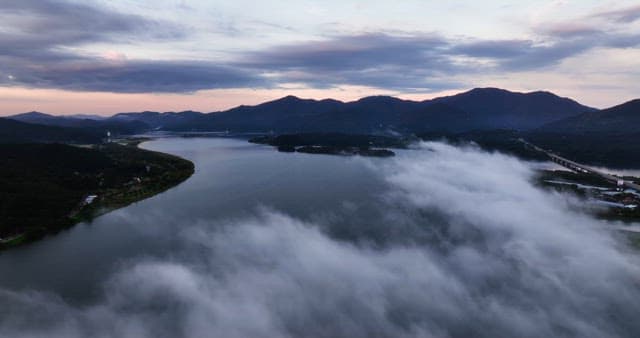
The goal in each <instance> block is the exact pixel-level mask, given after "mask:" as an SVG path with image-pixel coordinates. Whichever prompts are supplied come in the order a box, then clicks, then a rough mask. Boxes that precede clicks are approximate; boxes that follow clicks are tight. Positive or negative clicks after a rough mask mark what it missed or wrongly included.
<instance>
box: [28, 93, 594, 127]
mask: <svg viewBox="0 0 640 338" xmlns="http://www.w3.org/2000/svg"><path fill="white" fill-rule="evenodd" d="M594 111H595V109H594V108H591V107H587V106H583V105H581V104H579V103H578V102H576V101H573V100H571V99H568V98H562V97H559V96H556V95H554V94H552V93H549V92H531V93H518V92H510V91H507V90H504V89H498V88H476V89H473V90H470V91H467V92H464V93H461V94H457V95H452V96H447V97H439V98H436V99H433V100H425V101H410V100H402V99H399V98H395V97H390V96H370V97H365V98H362V99H360V100H357V101H352V102H341V101H337V100H332V99H325V100H314V99H301V98H298V97H295V96H286V97H283V98H281V99H277V100H274V101H269V102H265V103H262V104H258V105H255V106H239V107H236V108H232V109H229V110H226V111H220V112H213V113H200V112H194V111H184V112H177V113H176V112H166V113H160V112H151V111H145V112H140V113H119V114H116V115H114V116H112V117H110V118H108V119H105V120H102V121H95V120H82V119H72V118H64V119H56V117H53V118H51V117H52V116H50V115H49V116H46V117H43V116H41V115H35V114H31V115H34V116H29V118H30V120H29V121H28V122H33V123H40V124H48V125H64V126H80V127H83V126H82V124H86V125H87V126H86V127H89V126H90V125H91V126H93V127H96V126H99V127H105V126H108V127H109V128H114V129H115V128H117V127H118V126H120V127H121V128H122V129H121V130H135V131H137V132H139V131H140V130H141V129H144V128H146V130H164V131H181V132H185V131H232V132H262V133H265V132H274V133H301V132H342V133H353V134H395V133H399V134H407V133H421V132H430V131H447V132H465V131H471V130H494V129H515V130H532V129H535V128H539V127H541V126H543V125H546V124H549V123H551V122H555V121H559V120H562V119H565V118H568V117H571V116H575V115H578V114H581V113H585V112H594ZM25 115H28V114H25ZM16 118H19V117H16ZM22 118H25V117H24V116H23V117H22ZM78 121H84V122H78ZM87 121H91V122H87ZM109 123H111V125H109ZM132 123H139V124H138V125H129V124H132Z"/></svg>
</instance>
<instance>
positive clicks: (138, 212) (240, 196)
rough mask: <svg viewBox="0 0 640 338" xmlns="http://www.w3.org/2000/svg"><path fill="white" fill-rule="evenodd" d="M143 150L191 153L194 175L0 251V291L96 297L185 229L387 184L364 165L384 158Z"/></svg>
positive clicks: (316, 211)
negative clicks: (120, 272) (117, 274)
mask: <svg viewBox="0 0 640 338" xmlns="http://www.w3.org/2000/svg"><path fill="white" fill-rule="evenodd" d="M141 148H145V149H149V150H155V151H160V152H166V153H171V154H175V155H178V156H181V157H183V158H186V159H189V160H191V161H192V162H194V163H195V167H196V171H195V174H194V175H193V176H192V177H191V178H189V179H188V180H187V181H185V182H183V183H182V184H180V185H178V186H177V187H174V188H172V189H170V190H168V191H166V192H164V193H161V194H159V195H156V196H154V197H152V198H149V199H146V200H144V201H140V202H138V203H134V204H132V205H130V206H128V207H126V208H122V209H119V210H116V211H113V212H110V213H108V214H106V215H103V216H100V217H98V218H96V219H95V220H93V221H92V222H90V223H81V224H78V225H76V226H74V227H73V228H71V229H69V230H67V231H63V232H61V233H60V234H57V235H55V236H50V237H48V238H46V239H44V240H42V241H39V242H36V243H33V244H30V245H27V246H24V247H20V248H17V249H14V250H10V251H8V252H3V253H1V254H0V287H8V288H10V289H17V290H28V289H35V290H46V291H52V292H55V293H56V294H58V295H60V296H62V297H63V298H65V299H67V300H69V301H72V302H77V301H80V302H84V301H85V300H93V298H94V297H95V296H97V295H99V293H100V291H101V286H102V282H103V281H104V280H105V278H106V277H107V276H109V275H110V274H111V273H113V272H114V271H115V270H117V269H118V268H119V266H120V264H122V263H126V262H127V261H130V260H135V259H136V258H137V257H145V258H149V257H158V258H166V257H169V256H171V255H172V254H174V249H179V248H177V247H176V246H178V245H180V243H176V241H174V240H173V239H174V238H175V237H176V236H177V235H178V234H179V233H180V230H181V229H180V228H181V226H183V225H186V224H194V223H197V222H199V223H201V224H218V222H217V221H218V220H226V219H232V218H240V217H244V216H247V215H251V214H253V213H255V212H256V211H257V210H259V209H260V208H262V207H267V208H272V209H274V210H281V211H285V212H286V213H287V214H289V215H292V216H295V217H299V218H306V219H309V218H310V217H316V216H319V215H322V214H326V213H330V212H332V211H333V210H336V209H338V208H340V207H341V206H342V205H344V204H349V203H360V204H362V203H363V201H362V200H363V199H367V198H369V197H370V196H372V195H375V194H376V192H380V191H381V190H382V189H384V181H383V180H382V179H381V177H380V176H379V175H376V173H375V171H374V170H373V168H372V167H371V166H370V165H367V164H369V163H371V162H370V161H373V162H376V161H381V159H372V160H366V161H365V160H363V159H360V158H355V157H352V158H348V157H338V156H318V155H309V154H298V153H296V154H285V153H279V152H276V151H275V150H274V149H273V148H272V147H269V146H262V145H255V144H251V143H248V142H247V141H246V140H240V139H231V138H161V139H156V140H154V141H152V142H147V143H143V144H141Z"/></svg>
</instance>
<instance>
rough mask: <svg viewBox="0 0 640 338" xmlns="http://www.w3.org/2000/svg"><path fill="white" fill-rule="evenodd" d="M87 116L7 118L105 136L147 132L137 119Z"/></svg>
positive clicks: (35, 113) (36, 114)
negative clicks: (81, 129)
mask: <svg viewBox="0 0 640 338" xmlns="http://www.w3.org/2000/svg"><path fill="white" fill-rule="evenodd" d="M89 117H90V116H88V115H77V116H55V115H49V114H44V113H40V112H29V113H24V114H18V115H13V116H9V117H8V118H10V119H12V120H16V121H20V122H26V123H34V124H41V125H47V126H58V127H73V128H83V129H87V130H88V131H90V132H91V133H95V134H101V135H104V134H106V132H107V131H110V132H111V133H112V134H135V133H139V132H144V131H147V130H149V125H147V124H146V123H144V122H142V121H139V120H137V119H132V120H122V121H121V120H118V119H104V118H103V119H94V118H89Z"/></svg>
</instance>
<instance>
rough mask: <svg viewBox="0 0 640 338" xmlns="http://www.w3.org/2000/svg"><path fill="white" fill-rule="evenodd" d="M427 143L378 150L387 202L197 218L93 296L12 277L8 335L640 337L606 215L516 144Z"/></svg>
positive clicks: (639, 284) (622, 256) (638, 280)
mask: <svg viewBox="0 0 640 338" xmlns="http://www.w3.org/2000/svg"><path fill="white" fill-rule="evenodd" d="M421 148H422V149H421V150H417V151H409V152H403V153H402V154H401V155H400V156H398V157H397V158H395V159H391V160H389V161H385V162H376V163H375V164H371V165H373V166H375V167H376V168H377V169H378V170H380V171H382V173H383V175H384V177H385V178H386V180H387V182H388V183H389V185H390V191H388V193H387V194H386V195H385V196H382V198H381V202H380V205H376V207H377V208H378V211H379V215H378V214H374V215H367V214H364V213H362V212H360V211H358V207H357V206H351V205H349V206H346V207H345V209H344V210H341V211H337V212H336V213H335V214H334V215H332V216H331V217H325V218H324V219H323V218H322V217H320V218H318V219H317V221H313V222H309V221H306V222H305V221H301V220H299V219H296V218H294V217H291V216H289V215H287V213H286V210H280V211H275V210H270V209H266V208H265V209H262V210H258V211H256V212H255V215H254V216H252V217H244V218H237V219H233V220H228V221H226V222H224V223H222V224H218V225H217V226H215V227H214V226H211V224H207V223H206V221H202V222H195V223H193V224H190V225H186V226H185V228H184V229H185V230H184V231H183V232H182V233H181V234H180V235H179V238H180V239H179V240H180V241H182V242H183V243H184V245H183V247H184V249H183V250H182V251H178V252H176V253H175V254H174V255H173V257H172V258H171V259H138V260H134V261H130V262H128V264H127V265H126V266H124V267H123V268H122V269H121V270H120V271H119V272H118V273H116V274H114V275H113V276H111V278H110V279H109V280H108V281H106V282H105V292H104V298H103V299H102V300H101V301H99V302H97V303H96V304H93V305H88V306H71V305H69V304H66V303H65V302H63V301H62V300H60V299H59V298H57V297H56V296H55V295H50V294H44V293H37V292H32V293H26V292H21V293H18V292H15V291H6V290H0V305H2V306H1V307H0V337H87V336H91V337H207V336H219V337H300V336H304V337H364V336H366V337H470V336H474V337H498V336H505V337H543V336H566V337H635V336H638V334H639V333H640V322H638V320H637V318H636V317H637V315H638V314H639V313H640V303H639V302H638V301H637V300H638V299H640V266H639V265H638V263H639V261H638V257H637V255H636V254H635V253H633V252H632V251H630V249H628V248H627V247H626V246H625V244H624V243H622V242H621V241H619V240H618V239H616V238H614V237H612V233H611V232H609V231H607V230H605V229H604V227H606V224H605V223H603V222H601V221H598V220H595V219H593V218H591V217H590V216H588V215H586V214H582V213H580V212H579V211H576V209H577V208H576V205H575V203H574V201H573V200H572V198H570V197H567V196H563V195H559V194H553V193H549V192H546V191H543V190H540V189H539V188H536V187H534V186H533V185H532V183H531V182H532V177H533V175H534V173H533V170H532V169H531V168H530V166H529V165H528V164H526V163H523V162H521V161H518V160H516V159H514V158H511V157H508V156H504V155H500V154H491V153H486V152H482V151H479V150H478V149H475V148H457V147H453V146H449V145H446V144H442V143H425V144H423V145H422V147H421ZM380 163H382V164H380ZM336 198H340V197H339V196H336ZM343 227H348V228H349V233H348V235H337V234H339V233H340V229H342V228H343Z"/></svg>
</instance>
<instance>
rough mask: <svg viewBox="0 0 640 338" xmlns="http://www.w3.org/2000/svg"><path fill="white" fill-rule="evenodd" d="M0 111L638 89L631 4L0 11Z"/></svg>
mask: <svg viewBox="0 0 640 338" xmlns="http://www.w3.org/2000/svg"><path fill="white" fill-rule="evenodd" d="M0 46H1V47H0V100H2V102H3V110H2V111H1V112H0V114H9V113H17V112H22V111H28V110H41V111H47V112H53V113H79V112H84V113H113V112H118V111H134V110H144V109H152V110H162V111H168V110H185V109H196V110H201V111H214V110H218V109H223V108H227V107H231V106H234V105H237V104H243V103H244V104H251V103H257V102H260V101H264V100H268V99H273V98H277V97H280V96H283V95H289V94H293V95H299V96H303V97H313V98H325V97H334V98H337V99H343V100H349V99H355V98H358V97H362V96H367V95H373V94H389V95H396V96H401V97H406V98H413V99H425V98H431V97H434V96H439V95H446V94H451V93H456V92H459V91H464V90H467V89H469V88H473V87H487V86H492V87H502V88H506V89H511V90H517V91H530V90H550V91H553V92H555V93H557V94H559V95H562V96H570V97H572V98H574V99H577V100H578V101H580V102H582V103H584V104H588V105H593V106H596V107H607V106H610V105H614V104H617V103H621V102H623V101H625V100H629V99H632V98H635V97H637V96H639V95H638V93H640V84H639V83H638V81H637V79H639V78H640V5H639V4H638V3H637V1H591V0H581V1H561V0H558V1H537V0H526V1H518V2H517V4H516V2H514V1H497V0H494V1H482V2H480V1H448V2H442V1H418V0H405V1H402V2H398V1H396V2H391V1H377V0H369V1H345V0H342V1H333V0H324V1H311V0H305V1H295V2H294V1H260V2H256V1H249V0H235V1H219V0H218V1H204V0H201V1H197V0H181V1H180V0H157V1H135V0H116V1H105V0H98V1H77V0H21V1H12V0H0Z"/></svg>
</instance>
